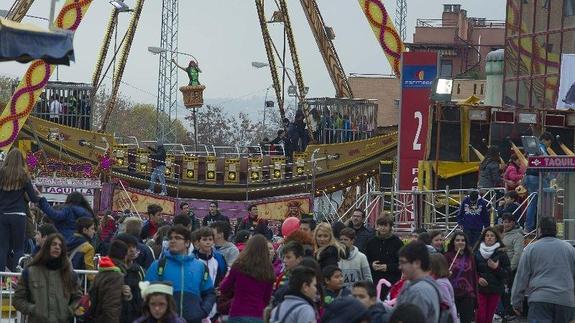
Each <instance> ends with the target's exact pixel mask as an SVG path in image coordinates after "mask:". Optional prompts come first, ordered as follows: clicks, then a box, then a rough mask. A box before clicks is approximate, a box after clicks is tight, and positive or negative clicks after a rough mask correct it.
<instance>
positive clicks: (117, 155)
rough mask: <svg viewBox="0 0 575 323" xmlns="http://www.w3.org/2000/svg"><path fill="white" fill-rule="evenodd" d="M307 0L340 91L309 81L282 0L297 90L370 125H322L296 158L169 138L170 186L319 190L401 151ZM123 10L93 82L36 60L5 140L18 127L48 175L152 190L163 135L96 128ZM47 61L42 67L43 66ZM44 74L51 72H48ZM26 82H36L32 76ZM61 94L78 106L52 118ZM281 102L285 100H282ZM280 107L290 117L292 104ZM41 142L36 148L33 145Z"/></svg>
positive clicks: (231, 195) (13, 106) (65, 15)
mask: <svg viewBox="0 0 575 323" xmlns="http://www.w3.org/2000/svg"><path fill="white" fill-rule="evenodd" d="M16 2H17V3H19V2H22V0H17V1H16ZM90 3H91V1H86V2H83V3H81V4H78V3H76V2H74V1H71V0H68V1H67V2H66V3H65V4H64V7H63V8H62V11H61V12H60V15H59V16H58V17H57V21H59V22H60V23H61V24H63V25H62V26H59V28H62V29H66V28H67V29H71V28H74V30H75V28H76V27H78V24H79V23H80V21H81V19H82V17H83V15H85V14H86V11H87V9H88V7H89V6H90ZM304 3H305V4H306V5H304V11H305V13H306V15H307V18H308V20H309V22H310V26H311V28H312V31H313V32H314V36H315V38H316V41H317V42H318V45H319V47H320V52H321V53H322V56H323V57H324V61H325V63H326V66H327V68H328V72H329V73H330V76H331V78H332V81H333V83H334V86H335V88H336V97H337V98H317V99H309V98H306V97H305V92H306V90H305V86H304V84H303V79H302V75H301V71H300V70H299V62H298V61H297V53H296V51H295V42H294V40H293V33H292V32H291V26H290V23H289V15H288V14H287V7H286V6H285V1H284V0H282V1H280V8H279V9H280V10H279V12H280V13H281V15H278V16H279V18H280V19H281V20H282V22H283V23H284V26H285V28H286V33H287V36H288V43H289V45H290V46H289V47H290V48H289V49H290V51H291V57H292V60H293V65H294V67H295V77H296V83H297V94H296V95H297V96H298V99H299V102H300V104H299V108H301V109H302V110H303V112H304V114H305V119H306V121H307V123H308V128H309V125H310V123H309V121H310V118H311V116H310V111H311V110H312V109H316V110H317V111H319V112H324V111H328V112H330V113H342V114H343V113H347V114H348V115H349V116H350V118H351V117H354V118H356V120H357V121H356V122H357V123H359V122H361V123H362V126H360V127H363V130H364V131H357V130H347V131H346V132H343V130H339V129H335V130H334V129H325V130H324V132H323V134H322V135H320V136H317V137H316V139H318V140H317V141H315V142H314V141H312V142H311V143H310V144H308V145H307V147H305V150H304V151H301V152H295V153H294V154H293V157H292V159H291V160H290V159H289V157H287V156H285V155H284V154H283V150H282V149H269V147H268V148H266V147H260V146H254V147H226V148H224V147H214V146H210V145H200V147H201V149H196V148H192V147H190V146H185V145H181V144H169V143H164V146H165V147H166V150H167V157H166V171H165V176H166V183H167V186H168V195H169V196H171V197H172V198H173V197H179V198H198V199H219V200H247V199H257V198H266V197H273V196H280V195H288V194H297V193H307V194H309V193H311V194H312V195H315V196H319V195H322V194H324V193H331V192H335V191H338V190H341V189H343V188H346V187H349V186H351V185H354V184H358V183H362V182H364V181H365V180H366V179H367V178H370V177H377V176H378V169H379V167H380V161H381V160H383V159H393V158H395V155H396V148H397V132H396V131H394V130H393V129H392V130H390V131H386V132H383V133H377V130H376V129H377V120H376V116H377V104H376V103H375V101H374V100H369V99H358V98H354V97H353V95H352V93H351V87H350V86H349V83H348V82H347V79H346V76H345V73H344V71H343V68H342V65H341V63H340V61H339V59H338V58H337V54H336V53H335V49H334V46H333V43H332V42H331V39H332V38H330V37H329V35H328V34H326V28H325V26H324V25H323V19H321V16H320V13H319V9H318V8H317V4H315V1H304V2H302V4H304ZM78 6H80V7H78ZM142 6H143V1H141V0H139V1H136V5H135V8H134V9H133V13H132V21H131V23H130V26H129V28H128V31H127V32H126V39H125V42H124V43H123V44H122V45H121V46H124V48H121V55H120V57H119V62H118V63H117V65H118V66H119V68H118V70H117V71H116V74H115V77H114V83H113V85H112V99H111V102H110V104H109V106H108V109H107V111H106V112H105V115H104V120H107V118H109V115H110V112H111V110H112V109H113V106H114V101H115V99H116V98H117V95H118V88H119V85H120V83H121V79H122V73H123V66H125V65H126V63H127V57H128V53H129V49H130V44H131V42H132V40H133V38H134V34H135V30H136V26H137V23H138V19H139V16H140V13H141V11H142ZM15 7H18V6H17V5H16V6H15ZM69 7H70V8H72V7H78V8H77V9H78V11H76V12H77V13H81V14H80V15H75V16H73V17H72V16H70V10H69ZM256 7H257V10H258V16H259V18H260V27H261V29H262V35H263V38H264V44H265V47H266V52H267V56H268V61H269V63H270V64H269V65H270V66H271V67H270V71H271V74H272V79H273V81H274V90H275V92H276V95H277V97H278V101H279V100H282V101H283V98H282V96H281V94H280V93H281V92H282V90H281V88H280V85H279V84H280V82H279V78H278V75H277V71H276V68H275V60H274V57H273V52H272V45H273V44H272V42H271V37H270V36H269V33H268V31H267V26H266V19H265V17H264V10H263V0H257V1H256ZM28 8H29V5H28ZM24 12H25V11H24ZM117 14H118V12H117V10H114V11H113V12H112V17H111V19H110V23H109V25H108V28H107V31H106V34H105V41H104V45H103V48H102V50H101V55H100V57H99V60H98V63H97V68H96V73H95V75H94V79H93V82H92V84H76V83H75V84H72V83H63V82H48V79H49V76H50V73H51V72H52V70H53V66H50V65H48V64H47V63H46V62H42V61H41V60H38V61H34V62H32V65H31V67H30V68H29V70H28V72H27V73H26V75H25V77H24V78H23V79H22V81H21V83H20V85H19V86H18V87H17V88H16V91H15V93H14V96H13V97H12V100H11V101H10V102H9V103H8V105H7V108H6V109H5V110H4V114H3V115H2V124H1V125H0V126H1V127H2V136H3V137H2V139H3V140H4V139H6V140H4V142H3V146H2V150H4V151H6V150H7V149H9V148H10V146H11V145H12V144H13V143H14V142H15V141H14V139H15V138H16V137H14V136H18V141H17V145H18V147H20V148H21V150H23V151H24V152H26V153H28V156H29V157H30V156H33V157H32V159H33V162H30V161H29V166H33V168H35V167H37V168H38V169H36V171H37V172H39V173H42V174H43V175H48V176H54V177H65V176H70V174H71V173H75V174H79V173H82V172H84V174H85V175H86V176H88V177H89V176H92V177H98V176H99V177H100V179H104V180H105V181H114V180H116V181H118V180H119V181H121V182H122V184H126V186H129V187H131V188H134V189H139V190H142V192H141V193H142V194H146V193H144V191H143V189H144V188H147V187H148V185H149V178H150V172H151V170H152V168H153V161H152V160H151V159H150V158H149V154H150V151H149V150H148V149H147V147H148V146H149V145H154V144H155V143H150V142H141V141H138V140H137V138H132V139H131V140H125V138H124V139H122V140H120V139H119V138H115V137H114V136H113V135H112V134H110V133H106V132H105V131H94V130H91V120H90V117H91V115H92V111H90V110H91V108H90V104H91V103H92V99H93V97H94V95H95V92H96V91H97V86H98V84H99V83H100V77H101V74H102V67H103V63H104V61H105V59H106V53H107V49H108V47H109V44H110V39H111V35H112V30H113V29H114V26H115V24H116V23H117ZM274 16H275V14H274ZM20 19H21V18H20ZM73 20H75V21H73ZM398 48H399V49H401V48H403V44H400V45H398ZM284 63H285V61H282V65H283V64H284ZM41 68H43V70H39V69H41ZM40 74H41V75H40ZM42 75H44V77H39V76H42ZM38 79H40V81H38ZM26 82H28V83H30V82H36V83H37V84H34V85H33V86H32V85H31V84H28V83H26ZM185 90H189V91H185ZM201 90H203V89H201ZM201 90H200V89H199V88H197V87H196V88H188V89H183V93H184V96H185V97H184V102H185V103H186V106H187V107H189V108H194V109H195V108H197V107H199V106H201V105H202V103H203V96H202V93H201ZM53 95H57V96H59V97H60V98H62V100H65V101H66V105H67V106H75V111H72V110H68V111H65V112H63V113H61V114H60V116H59V118H58V119H57V120H56V119H54V118H51V116H52V115H51V113H50V110H49V99H50V98H51V97H52V96H53ZM64 98H65V99H64ZM70 100H71V101H72V102H70ZM36 101H37V102H36ZM278 105H279V106H280V107H282V106H283V104H282V103H279V102H278ZM281 115H282V117H284V113H283V109H282V110H281ZM55 121H57V122H55ZM102 129H105V125H104V127H101V128H100V130H102ZM20 130H21V131H20ZM338 131H339V132H338ZM34 151H36V152H35V153H33V152H34ZM277 151H279V153H277ZM43 163H45V164H43ZM74 167H76V168H75V169H74Z"/></svg>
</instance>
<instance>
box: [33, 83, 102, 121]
mask: <svg viewBox="0 0 575 323" xmlns="http://www.w3.org/2000/svg"><path fill="white" fill-rule="evenodd" d="M52 92H55V91H52ZM81 92H83V91H77V90H69V91H67V93H63V92H62V93H51V94H50V96H49V97H47V93H46V92H44V93H42V94H41V95H40V99H39V101H38V103H37V104H36V107H35V109H34V115H35V116H37V117H40V118H42V119H46V120H49V121H51V122H55V123H58V124H62V125H65V126H70V127H76V128H80V129H84V130H90V127H91V125H90V120H91V110H92V108H91V106H90V100H89V99H88V97H87V95H86V94H82V93H81Z"/></svg>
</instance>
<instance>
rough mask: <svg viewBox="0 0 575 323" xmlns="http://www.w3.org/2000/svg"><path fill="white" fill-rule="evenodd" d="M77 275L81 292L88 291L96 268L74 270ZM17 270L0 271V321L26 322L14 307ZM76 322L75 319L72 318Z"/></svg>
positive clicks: (18, 275) (18, 277)
mask: <svg viewBox="0 0 575 323" xmlns="http://www.w3.org/2000/svg"><path fill="white" fill-rule="evenodd" d="M74 272H75V273H76V275H77V276H78V285H79V288H80V290H81V291H82V294H86V293H88V288H89V283H90V280H91V279H93V276H94V275H96V274H97V273H98V271H96V270H74ZM21 275H22V273H19V272H0V306H1V313H0V321H1V322H10V323H12V322H14V323H17V322H18V323H19V322H26V316H25V315H23V314H22V313H20V312H18V311H17V310H16V308H15V307H14V301H13V300H14V292H15V291H16V286H17V285H18V282H19V281H20V279H21ZM74 322H76V320H74Z"/></svg>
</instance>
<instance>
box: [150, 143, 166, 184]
mask: <svg viewBox="0 0 575 323" xmlns="http://www.w3.org/2000/svg"><path fill="white" fill-rule="evenodd" d="M148 149H150V150H151V151H152V154H150V159H151V160H152V165H153V166H154V170H153V171H152V175H151V177H150V187H149V188H148V189H147V190H146V191H147V192H149V193H153V192H154V187H155V186H156V181H157V180H159V181H160V185H161V187H162V191H161V192H160V195H167V194H168V192H167V190H166V176H165V172H166V150H165V149H164V144H162V143H161V142H159V141H158V143H157V144H156V149H154V148H152V147H148Z"/></svg>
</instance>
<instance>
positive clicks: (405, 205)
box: [366, 187, 520, 232]
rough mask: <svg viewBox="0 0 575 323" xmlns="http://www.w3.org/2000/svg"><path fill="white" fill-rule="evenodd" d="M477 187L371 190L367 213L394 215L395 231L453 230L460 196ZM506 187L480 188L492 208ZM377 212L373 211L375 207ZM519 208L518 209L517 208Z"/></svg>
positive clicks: (462, 197)
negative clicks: (421, 228)
mask: <svg viewBox="0 0 575 323" xmlns="http://www.w3.org/2000/svg"><path fill="white" fill-rule="evenodd" d="M472 191H476V189H449V187H447V188H446V189H444V190H426V191H395V192H380V191H375V192H370V193H369V194H368V196H367V197H366V198H367V200H368V208H367V210H366V213H367V214H375V215H376V216H377V215H379V214H382V213H383V212H389V213H391V214H392V215H393V218H394V221H395V223H396V225H397V231H400V232H401V231H411V230H413V229H414V228H419V227H423V228H426V229H444V230H446V231H450V230H452V229H453V228H454V227H456V226H457V214H458V212H459V208H460V206H461V202H462V201H463V199H464V198H465V197H466V196H467V195H469V193H471V192H472ZM504 192H505V189H504V188H502V187H495V188H485V189H481V190H480V194H481V197H482V198H484V199H485V200H486V201H487V203H488V205H489V206H490V207H491V210H492V214H491V216H492V218H491V219H492V221H493V220H494V217H493V216H494V212H495V211H494V209H495V206H497V203H498V202H499V201H500V200H501V199H502V198H503V193H504ZM375 208H377V210H375V211H376V212H374V209H375ZM519 209H520V208H518V210H519Z"/></svg>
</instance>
